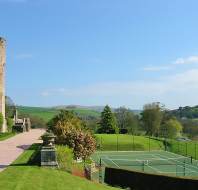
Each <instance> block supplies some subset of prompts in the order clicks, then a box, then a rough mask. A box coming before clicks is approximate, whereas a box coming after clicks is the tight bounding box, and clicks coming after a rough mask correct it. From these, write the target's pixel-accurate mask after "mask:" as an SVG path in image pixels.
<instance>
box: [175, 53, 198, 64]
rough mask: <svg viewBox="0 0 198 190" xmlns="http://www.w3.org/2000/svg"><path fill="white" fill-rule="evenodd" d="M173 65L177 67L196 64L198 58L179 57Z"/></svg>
mask: <svg viewBox="0 0 198 190" xmlns="http://www.w3.org/2000/svg"><path fill="white" fill-rule="evenodd" d="M173 63H174V64H177V65H183V64H193V63H198V56H196V55H195V56H189V57H186V58H183V57H180V58H178V59H176V60H175V61H174V62H173Z"/></svg>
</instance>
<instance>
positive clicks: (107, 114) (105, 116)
mask: <svg viewBox="0 0 198 190" xmlns="http://www.w3.org/2000/svg"><path fill="white" fill-rule="evenodd" d="M99 125H100V127H99V129H98V132H99V133H118V132H119V129H118V127H117V121H116V118H115V115H114V113H112V111H111V108H110V107H109V106H108V105H106V106H105V108H104V110H103V112H102V113H101V120H100V123H99Z"/></svg>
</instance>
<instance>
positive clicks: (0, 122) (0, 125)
mask: <svg viewBox="0 0 198 190" xmlns="http://www.w3.org/2000/svg"><path fill="white" fill-rule="evenodd" d="M3 119H4V118H3V114H2V113H0V131H2V127H3Z"/></svg>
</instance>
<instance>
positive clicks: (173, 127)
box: [160, 118, 182, 138]
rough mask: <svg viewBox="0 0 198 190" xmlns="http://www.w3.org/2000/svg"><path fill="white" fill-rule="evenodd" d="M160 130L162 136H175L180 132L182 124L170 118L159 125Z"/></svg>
mask: <svg viewBox="0 0 198 190" xmlns="http://www.w3.org/2000/svg"><path fill="white" fill-rule="evenodd" d="M160 131H161V135H162V136H163V137H168V138H175V137H177V136H179V135H180V133H181V132H182V125H181V123H180V122H179V121H178V120H177V119H176V118H172V119H169V120H167V121H166V122H165V123H164V124H163V125H162V126H161V129H160Z"/></svg>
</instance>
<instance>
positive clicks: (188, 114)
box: [169, 105, 198, 119]
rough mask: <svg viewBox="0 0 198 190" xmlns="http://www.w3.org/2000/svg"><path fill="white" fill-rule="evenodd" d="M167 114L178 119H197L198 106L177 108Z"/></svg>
mask: <svg viewBox="0 0 198 190" xmlns="http://www.w3.org/2000/svg"><path fill="white" fill-rule="evenodd" d="M169 112H170V113H171V114H173V115H174V116H176V117H178V118H188V119H198V105H197V106H193V107H190V106H185V107H179V108H178V109H175V110H170V111H169Z"/></svg>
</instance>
